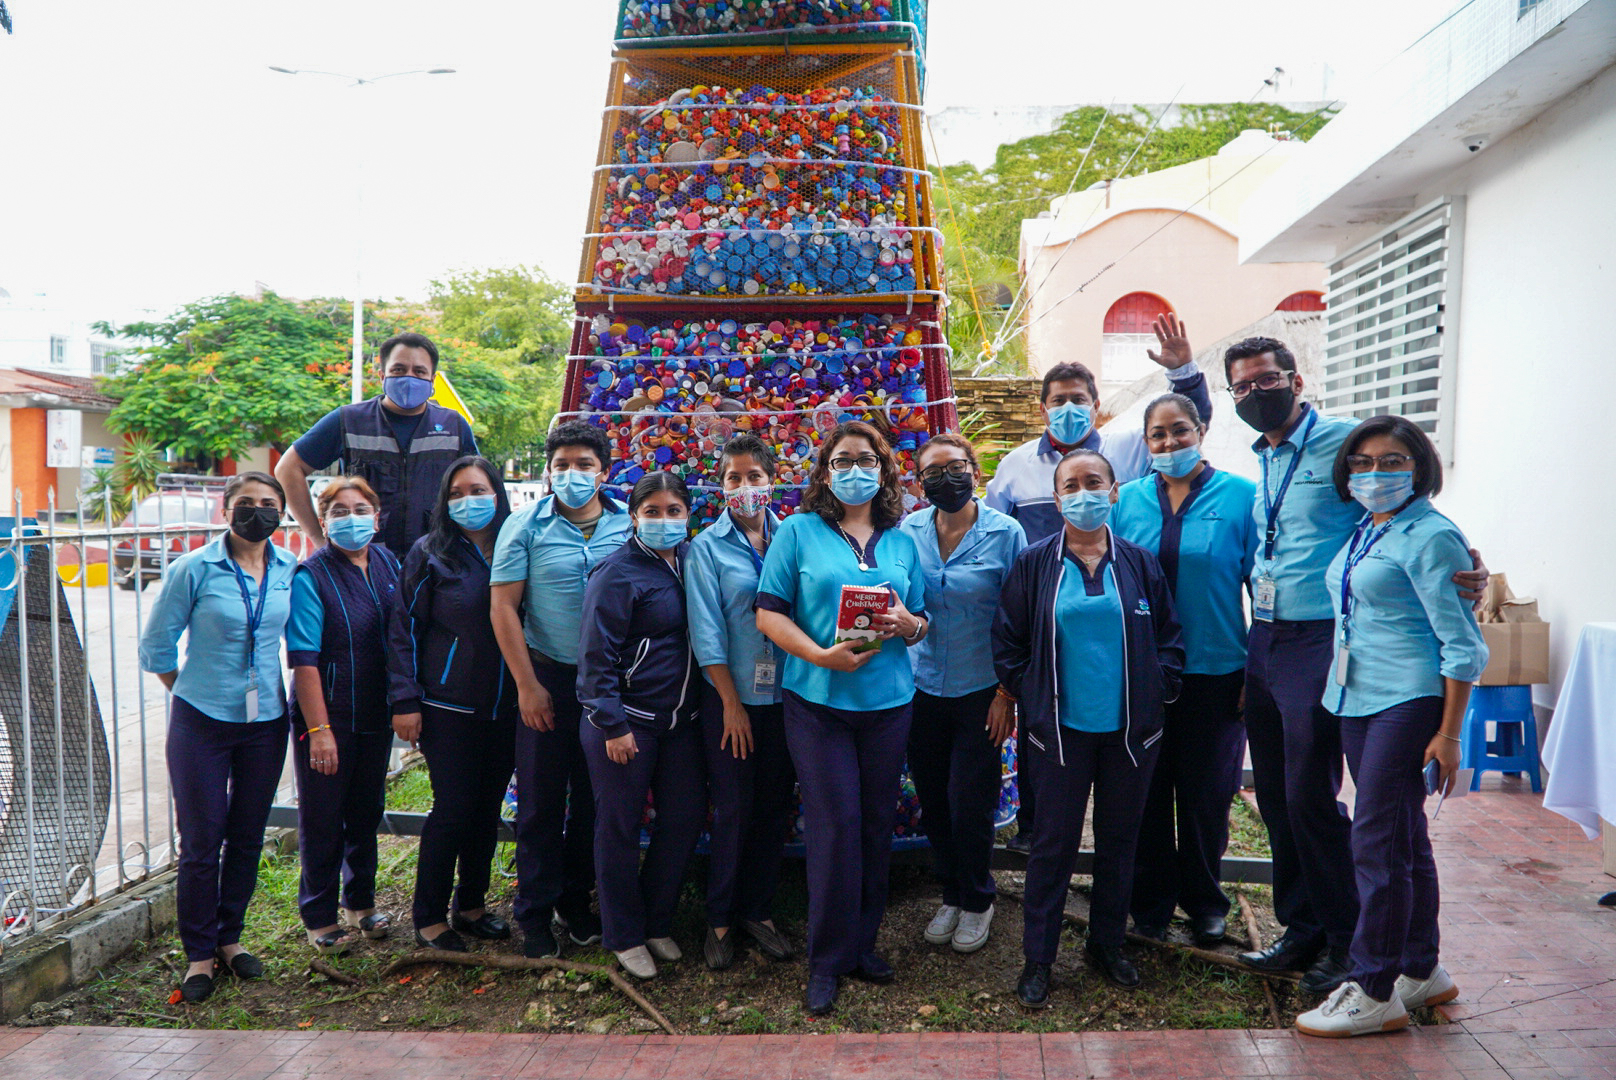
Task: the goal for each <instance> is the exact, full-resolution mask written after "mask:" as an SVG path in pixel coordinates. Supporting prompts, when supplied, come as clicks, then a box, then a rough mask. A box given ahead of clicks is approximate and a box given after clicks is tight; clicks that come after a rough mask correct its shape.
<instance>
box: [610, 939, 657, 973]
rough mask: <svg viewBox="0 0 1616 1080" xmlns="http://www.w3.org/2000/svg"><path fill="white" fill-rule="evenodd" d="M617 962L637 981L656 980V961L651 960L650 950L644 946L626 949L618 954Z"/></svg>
mask: <svg viewBox="0 0 1616 1080" xmlns="http://www.w3.org/2000/svg"><path fill="white" fill-rule="evenodd" d="M617 962H618V963H619V964H621V965H623V970H624V971H626V972H628V973H629V974H630V975H632V976H634V977H635V978H636V979H654V978H656V961H655V960H653V959H651V953H650V950H648V949H647V948H646V947H645V946H644V945H636V946H634V948H632V949H624V950H623V951H622V952H620V953H618V954H617Z"/></svg>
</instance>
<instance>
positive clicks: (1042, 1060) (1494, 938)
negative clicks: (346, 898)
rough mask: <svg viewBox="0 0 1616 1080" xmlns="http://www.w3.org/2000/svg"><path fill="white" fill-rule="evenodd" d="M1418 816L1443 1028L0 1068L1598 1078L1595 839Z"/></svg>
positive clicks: (36, 1071)
mask: <svg viewBox="0 0 1616 1080" xmlns="http://www.w3.org/2000/svg"><path fill="white" fill-rule="evenodd" d="M1500 784H1501V782H1500V781H1498V780H1491V779H1490V780H1489V782H1488V785H1487V786H1488V788H1489V789H1490V790H1488V791H1484V792H1482V793H1481V794H1480V795H1479V796H1472V797H1470V798H1467V799H1464V800H1461V801H1459V802H1450V803H1449V804H1448V805H1447V807H1446V808H1445V809H1444V811H1443V814H1442V817H1441V819H1440V820H1439V821H1437V822H1436V823H1435V825H1434V826H1433V828H1432V833H1433V836H1434V838H1435V842H1436V848H1437V855H1438V862H1439V863H1440V865H1441V873H1442V896H1443V905H1442V931H1443V947H1442V956H1443V962H1444V963H1445V964H1446V965H1447V967H1448V970H1449V971H1451V972H1452V973H1453V975H1454V978H1455V979H1456V980H1457V982H1458V983H1459V987H1460V991H1461V993H1460V997H1459V1000H1458V1001H1456V1002H1454V1003H1453V1004H1452V1005H1451V1006H1446V1007H1444V1009H1443V1012H1444V1013H1445V1014H1446V1015H1447V1017H1448V1018H1449V1019H1450V1020H1452V1021H1454V1022H1453V1023H1451V1024H1447V1025H1440V1026H1433V1027H1426V1028H1421V1029H1419V1030H1416V1031H1411V1032H1407V1033H1401V1034H1396V1035H1388V1036H1384V1037H1366V1038H1360V1039H1353V1040H1350V1041H1343V1042H1337V1041H1329V1040H1319V1039H1308V1038H1305V1037H1303V1036H1299V1035H1296V1034H1295V1033H1293V1032H1290V1031H1166V1032H1115V1033H1110V1032H1098V1033H1085V1034H1082V1035H1075V1034H1074V1035H1042V1036H1040V1035H979V1034H957V1035H955V1034H923V1035H914V1034H901V1035H880V1036H876V1035H819V1036H815V1035H809V1036H802V1037H798V1036H784V1035H782V1036H774V1035H762V1036H756V1035H754V1036H741V1035H731V1036H703V1037H695V1036H693V1037H688V1038H679V1039H676V1038H671V1037H667V1036H660V1035H648V1036H627V1037H623V1036H590V1035H482V1034H453V1033H447V1034H410V1033H392V1032H312V1031H309V1032H290V1031H246V1032H226V1031H158V1030H151V1029H132V1028H53V1029H39V1030H27V1029H10V1030H0V1078H3V1080H47V1078H48V1080H56V1078H62V1080H114V1078H118V1080H186V1078H190V1080H227V1078H230V1080H269V1078H271V1077H273V1078H276V1080H283V1078H296V1077H312V1076H331V1077H388V1078H390V1080H437V1078H443V1080H450V1078H453V1080H471V1078H483V1077H487V1078H496V1077H497V1078H502V1080H520V1078H534V1080H537V1078H556V1080H562V1078H572V1080H596V1078H599V1080H606V1078H612V1080H635V1078H645V1080H652V1078H665V1080H678V1078H686V1077H689V1078H695V1077H703V1078H718V1077H733V1078H737V1080H751V1078H754V1077H755V1078H759V1080H773V1078H801V1080H819V1078H823V1080H843V1078H847V1080H854V1078H869V1080H920V1078H926V1080H931V1078H937V1080H945V1078H946V1080H990V1078H1001V1077H1002V1078H1007V1080H1009V1078H1014V1080H1021V1078H1025V1080H1046V1078H1047V1080H1057V1078H1061V1080H1066V1078H1083V1077H1150V1078H1156V1077H1162V1078H1166V1077H1176V1078H1183V1080H1191V1078H1207V1080H1211V1078H1229V1080H1233V1078H1240V1077H1251V1078H1257V1077H1265V1078H1278V1077H1291V1078H1294V1080H1304V1078H1307V1080H1311V1078H1317V1080H1326V1078H1330V1080H1333V1078H1337V1077H1362V1078H1386V1080H1391V1078H1398V1080H1402V1078H1409V1080H1414V1078H1418V1080H1482V1078H1493V1077H1544V1078H1557V1077H1566V1078H1576V1080H1592V1078H1600V1077H1607V1078H1616V912H1612V911H1610V910H1608V909H1604V908H1599V907H1597V906H1596V905H1595V904H1594V900H1595V898H1596V897H1597V896H1598V895H1599V894H1601V893H1603V892H1606V891H1607V890H1609V889H1610V888H1611V886H1612V884H1613V882H1612V881H1611V879H1610V878H1608V877H1605V876H1604V875H1603V874H1602V873H1600V870H1599V849H1598V846H1597V845H1596V844H1591V843H1589V842H1587V841H1586V840H1584V839H1583V838H1582V833H1581V832H1580V831H1579V830H1578V829H1577V828H1576V827H1575V826H1573V825H1571V824H1570V823H1569V822H1566V821H1564V820H1563V819H1561V818H1559V817H1557V816H1555V815H1553V814H1549V813H1547V812H1545V811H1544V810H1543V809H1542V807H1541V800H1540V799H1539V798H1538V797H1536V796H1533V795H1530V794H1528V793H1526V792H1524V791H1523V790H1520V789H1519V788H1518V787H1517V786H1516V785H1515V784H1514V782H1507V783H1504V784H1503V785H1502V787H1501V786H1500Z"/></svg>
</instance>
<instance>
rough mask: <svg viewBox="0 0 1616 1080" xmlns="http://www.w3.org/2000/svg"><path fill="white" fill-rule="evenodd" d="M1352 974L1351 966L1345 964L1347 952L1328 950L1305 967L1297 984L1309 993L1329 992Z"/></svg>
mask: <svg viewBox="0 0 1616 1080" xmlns="http://www.w3.org/2000/svg"><path fill="white" fill-rule="evenodd" d="M1351 974H1352V968H1351V967H1349V966H1348V964H1347V954H1346V953H1344V952H1339V953H1338V952H1336V951H1335V950H1333V949H1332V950H1330V951H1329V952H1327V953H1325V954H1324V955H1323V956H1321V957H1319V959H1318V963H1316V964H1314V965H1313V966H1312V967H1310V968H1308V969H1307V974H1306V975H1303V976H1302V981H1301V982H1300V983H1298V984H1297V985H1298V986H1300V987H1301V988H1302V989H1303V990H1306V991H1307V992H1308V993H1310V994H1329V993H1332V992H1334V990H1335V988H1336V987H1338V986H1340V985H1341V984H1342V983H1344V982H1346V981H1347V976H1348V975H1351Z"/></svg>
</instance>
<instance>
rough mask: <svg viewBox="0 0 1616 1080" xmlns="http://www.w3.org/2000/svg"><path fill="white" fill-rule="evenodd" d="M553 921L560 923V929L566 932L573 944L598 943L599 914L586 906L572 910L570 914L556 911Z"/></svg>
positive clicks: (599, 932)
mask: <svg viewBox="0 0 1616 1080" xmlns="http://www.w3.org/2000/svg"><path fill="white" fill-rule="evenodd" d="M555 921H556V922H558V923H560V924H561V929H563V930H565V931H566V932H567V937H569V938H571V939H572V943H573V944H574V945H598V944H600V934H601V928H600V916H599V915H596V914H595V913H594V912H593V911H590V910H588V909H587V908H586V909H584V910H583V911H578V912H574V913H573V914H571V915H562V914H561V913H560V912H559V911H558V912H556V917H555Z"/></svg>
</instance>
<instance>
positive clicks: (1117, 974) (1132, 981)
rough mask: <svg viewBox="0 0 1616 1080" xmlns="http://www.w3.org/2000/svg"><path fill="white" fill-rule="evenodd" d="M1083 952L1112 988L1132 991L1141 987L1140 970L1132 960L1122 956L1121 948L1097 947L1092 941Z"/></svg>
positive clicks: (1115, 946)
mask: <svg viewBox="0 0 1616 1080" xmlns="http://www.w3.org/2000/svg"><path fill="white" fill-rule="evenodd" d="M1083 952H1084V955H1086V956H1087V957H1088V958H1089V963H1090V964H1091V965H1092V966H1094V967H1096V968H1098V969H1099V971H1100V974H1101V975H1102V976H1103V977H1104V978H1105V981H1106V982H1108V983H1110V984H1111V985H1112V986H1120V987H1122V988H1123V989H1124V990H1132V989H1133V988H1134V987H1136V986H1138V985H1139V969H1138V968H1136V967H1134V966H1133V961H1132V960H1129V959H1128V958H1127V957H1126V956H1123V955H1122V949H1121V947H1120V946H1117V945H1096V944H1094V942H1092V941H1091V942H1089V943H1087V944H1086V945H1084V946H1083Z"/></svg>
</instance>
